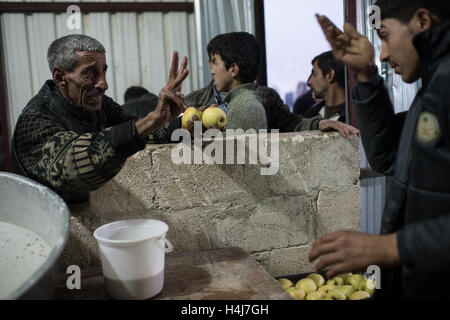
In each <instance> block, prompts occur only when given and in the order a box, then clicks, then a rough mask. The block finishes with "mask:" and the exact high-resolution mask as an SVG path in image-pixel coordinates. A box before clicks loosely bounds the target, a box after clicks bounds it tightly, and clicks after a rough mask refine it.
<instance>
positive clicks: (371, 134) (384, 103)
mask: <svg viewBox="0 0 450 320" xmlns="http://www.w3.org/2000/svg"><path fill="white" fill-rule="evenodd" d="M413 43H414V46H415V48H416V49H417V51H418V53H419V56H420V61H421V65H420V71H421V79H422V83H423V84H422V85H423V87H422V89H421V90H420V91H419V93H418V94H417V96H416V98H415V100H414V102H413V103H412V105H411V107H410V109H409V111H408V112H407V113H401V114H394V109H393V107H392V104H391V102H390V100H389V96H388V93H387V90H386V89H385V87H384V85H383V81H382V79H381V78H380V77H379V76H377V77H376V78H375V79H373V80H372V81H370V82H369V83H358V85H357V86H356V87H355V89H354V91H353V102H354V104H355V106H356V108H355V111H356V115H357V118H358V122H359V126H360V131H361V136H362V140H363V144H364V148H365V151H366V154H367V158H368V160H369V163H370V165H371V167H372V168H373V169H374V170H376V171H378V172H380V173H384V174H386V175H389V176H392V177H391V178H390V180H389V188H388V190H387V192H386V204H385V208H384V213H383V218H382V224H381V234H389V233H394V232H396V233H397V242H398V251H399V255H400V259H401V262H402V264H401V266H400V267H396V268H392V269H386V270H384V271H383V272H382V277H381V290H380V291H379V293H378V294H377V295H376V297H380V298H383V297H385V298H392V297H404V298H410V299H411V298H412V299H414V298H440V299H442V298H447V299H448V298H450V291H449V288H450V277H448V273H449V272H450V130H449V129H450V128H449V125H450V87H449V83H450V21H446V22H444V23H442V24H440V25H437V26H434V27H433V28H431V29H429V30H427V31H425V32H423V33H421V34H419V35H417V36H416V37H415V38H414V39H413Z"/></svg>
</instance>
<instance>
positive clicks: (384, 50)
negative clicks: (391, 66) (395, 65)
mask: <svg viewBox="0 0 450 320" xmlns="http://www.w3.org/2000/svg"><path fill="white" fill-rule="evenodd" d="M380 61H381V62H389V50H388V48H387V45H386V43H384V42H383V44H382V45H381V54H380Z"/></svg>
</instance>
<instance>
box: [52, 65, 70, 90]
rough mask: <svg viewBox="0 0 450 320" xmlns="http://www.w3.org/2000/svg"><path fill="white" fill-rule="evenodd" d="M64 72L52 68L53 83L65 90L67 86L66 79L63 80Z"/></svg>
mask: <svg viewBox="0 0 450 320" xmlns="http://www.w3.org/2000/svg"><path fill="white" fill-rule="evenodd" d="M65 74H66V73H65V71H64V70H63V69H61V68H58V67H56V68H54V69H53V72H52V76H53V82H54V83H55V84H56V85H57V86H58V87H59V88H65V87H66V86H67V83H66V79H65Z"/></svg>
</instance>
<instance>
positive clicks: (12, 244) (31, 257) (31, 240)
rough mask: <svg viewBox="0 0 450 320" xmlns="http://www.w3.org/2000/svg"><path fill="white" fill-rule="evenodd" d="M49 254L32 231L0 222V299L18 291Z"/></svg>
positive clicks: (44, 243) (43, 242) (40, 239)
mask: <svg viewBox="0 0 450 320" xmlns="http://www.w3.org/2000/svg"><path fill="white" fill-rule="evenodd" d="M49 253H50V246H49V244H48V243H47V242H46V241H45V240H44V239H42V238H41V237H40V236H39V235H38V234H36V233H35V232H33V231H31V230H28V229H25V228H22V227H19V226H17V225H15V224H11V223H6V222H1V221H0V300H1V299H5V298H6V297H7V296H8V295H9V294H11V293H12V292H13V291H14V290H15V289H17V288H19V287H20V286H21V285H22V284H23V283H24V282H25V281H26V280H27V279H28V278H29V277H30V276H31V275H32V274H33V273H34V272H35V271H37V270H38V269H39V267H40V266H41V265H42V263H43V262H44V261H45V259H46V258H47V256H48V254H49Z"/></svg>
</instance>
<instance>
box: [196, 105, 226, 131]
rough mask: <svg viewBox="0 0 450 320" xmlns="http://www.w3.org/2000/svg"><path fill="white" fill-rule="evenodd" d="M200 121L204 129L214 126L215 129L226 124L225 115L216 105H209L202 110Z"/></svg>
mask: <svg viewBox="0 0 450 320" xmlns="http://www.w3.org/2000/svg"><path fill="white" fill-rule="evenodd" d="M202 123H203V126H204V127H205V128H206V129H209V128H211V127H212V126H215V127H216V129H219V130H220V129H222V128H223V127H224V126H225V125H226V124H227V116H226V114H225V112H223V110H222V109H220V108H218V107H209V108H207V109H206V110H205V111H203V115H202Z"/></svg>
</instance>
